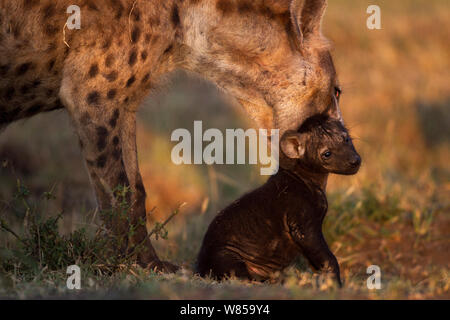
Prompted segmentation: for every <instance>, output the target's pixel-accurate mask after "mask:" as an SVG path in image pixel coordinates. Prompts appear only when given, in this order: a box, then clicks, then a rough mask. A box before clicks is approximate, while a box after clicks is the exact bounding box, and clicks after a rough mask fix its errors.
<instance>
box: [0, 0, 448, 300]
mask: <svg viewBox="0 0 450 320" xmlns="http://www.w3.org/2000/svg"><path fill="white" fill-rule="evenodd" d="M369 4H373V3H371V2H370V1H366V0H358V1H344V0H338V1H330V3H329V8H328V11H327V13H326V16H325V23H324V32H325V34H326V35H327V36H329V38H330V39H332V40H333V42H334V47H335V49H334V50H333V56H334V59H335V64H336V66H337V69H338V73H339V77H340V82H341V83H342V86H343V88H344V94H343V95H342V100H341V106H342V112H343V116H344V119H345V120H346V124H347V126H348V127H349V128H350V129H351V133H352V135H353V136H354V137H355V139H354V142H355V145H356V148H357V149H358V151H359V152H360V154H361V155H362V158H363V166H362V168H361V170H360V172H359V173H358V174H357V175H356V176H352V177H342V176H332V177H331V178H330V180H329V183H328V188H327V189H328V190H327V192H328V200H329V211H328V214H327V218H326V219H325V223H324V233H325V236H326V238H327V241H328V243H329V245H330V247H331V249H332V251H333V252H334V253H335V255H336V256H337V258H338V261H339V263H340V266H341V273H342V278H343V281H344V288H343V289H340V290H339V289H337V288H335V287H334V286H333V284H332V282H331V280H330V279H327V278H323V277H321V276H318V275H316V274H313V273H312V272H311V271H310V270H309V269H308V267H307V265H306V264H305V262H304V261H303V260H302V259H300V260H299V261H297V263H296V264H295V265H294V266H293V267H292V268H290V269H289V270H286V272H285V273H283V274H282V275H280V279H279V281H277V282H276V283H263V284H260V283H250V282H245V281H239V280H236V279H229V280H227V281H224V282H222V283H218V282H215V281H213V280H211V279H201V278H198V277H197V276H195V275H194V274H193V273H192V270H193V265H194V263H195V258H196V254H197V252H198V250H199V248H200V244H201V241H202V237H203V235H204V233H205V231H206V228H207V226H208V224H209V222H210V221H211V220H212V219H213V217H214V215H215V214H216V212H217V210H219V209H221V208H223V207H224V206H226V205H227V204H229V203H230V202H231V201H233V200H235V199H236V198H237V197H239V196H240V195H242V194H243V193H244V192H246V191H248V190H251V189H252V188H254V187H256V186H258V185H260V184H261V183H263V181H264V180H263V178H262V177H261V176H259V170H258V168H256V167H253V166H212V167H208V166H175V165H171V164H170V163H171V162H170V150H171V148H172V146H173V145H172V144H171V142H170V134H171V132H172V131H173V130H174V129H177V128H188V129H189V128H192V125H193V121H194V120H199V119H200V120H203V127H204V129H206V128H211V127H215V128H220V129H223V128H234V127H236V128H245V127H246V126H248V124H247V123H246V122H244V120H243V119H245V117H244V116H243V115H242V112H241V111H239V110H237V109H233V107H232V106H231V105H230V103H228V101H227V99H225V98H224V97H223V96H222V95H221V94H220V93H218V92H217V90H216V89H214V88H213V86H212V85H211V84H209V83H206V82H204V81H200V80H197V79H193V78H191V77H187V76H185V75H183V74H177V75H175V76H174V78H173V85H172V86H171V88H170V89H168V90H166V91H165V92H156V93H155V94H154V95H153V96H152V97H151V98H149V99H148V100H147V101H146V102H145V104H144V106H143V107H142V109H141V111H140V116H139V130H138V146H139V160H140V168H141V171H142V174H143V179H144V184H145V186H146V189H147V193H148V194H149V197H148V200H147V207H148V210H149V212H150V210H151V209H152V208H154V207H156V210H154V211H152V213H151V214H150V215H149V221H148V224H147V226H148V228H149V230H152V229H153V228H154V227H155V225H157V224H156V223H157V222H159V223H162V222H163V221H165V220H166V219H167V218H168V217H169V216H170V215H171V213H172V212H173V211H174V210H175V209H176V208H178V206H179V205H180V204H181V203H183V202H186V203H187V205H186V206H185V207H183V208H182V209H181V211H180V214H179V215H177V216H176V217H175V218H174V219H173V220H172V221H170V223H168V224H167V225H166V226H165V229H166V231H167V232H168V234H167V237H164V238H167V239H163V238H161V237H159V240H155V239H154V240H153V242H154V244H155V247H156V249H157V251H158V253H159V254H160V256H161V258H163V259H165V260H169V261H171V262H175V263H177V264H179V265H181V266H183V268H182V270H181V271H180V272H179V273H177V274H175V275H159V274H155V273H153V272H151V271H148V270H143V269H141V268H139V267H137V266H136V265H135V264H134V261H133V259H128V260H126V261H124V260H123V257H121V256H120V255H119V254H118V253H117V251H114V250H108V249H107V248H108V246H107V244H106V243H105V241H106V239H107V238H105V236H104V235H103V236H101V232H102V230H103V229H102V223H101V221H100V220H99V219H98V217H99V212H97V211H96V210H95V201H94V197H93V193H92V189H91V187H90V185H89V179H88V177H87V174H86V171H85V169H84V166H83V164H82V160H81V155H80V150H79V147H78V145H77V139H76V137H75V136H74V134H73V131H72V130H70V129H69V128H70V121H69V120H68V118H67V116H66V115H65V114H64V113H59V112H56V113H52V114H47V115H40V116H37V117H34V118H33V119H30V120H27V121H26V122H19V123H15V124H13V125H11V126H9V127H8V128H7V130H6V131H5V132H3V133H2V135H0V160H1V161H3V162H2V163H1V164H2V166H1V168H0V219H1V221H2V226H3V228H2V229H3V231H0V248H1V249H0V297H12V298H32V297H38V298H47V297H63V298H87V299H88V298H105V297H108V298H136V299H149V298H153V299H158V298H161V299H179V298H187V299H214V298H217V299H230V298H232V299H244V298H247V299H258V298H261V299H266V298H270V299H303V298H312V299H345V298H351V299H439V298H446V299H448V298H450V279H449V274H450V257H449V252H450V241H449V240H450V239H449V236H448V235H449V231H450V221H449V218H450V215H449V213H450V210H449V209H450V203H449V196H448V195H449V192H450V184H449V181H450V168H449V165H448V159H449V158H450V157H449V156H450V154H449V152H450V148H449V139H448V128H450V122H449V121H450V113H449V110H450V108H449V101H450V97H449V92H450V91H449V89H450V88H449V82H448V79H449V75H450V74H449V70H450V66H449V62H450V59H449V52H450V48H449V43H448V41H447V39H448V29H449V22H448V19H447V17H446V13H447V12H448V3H447V2H446V1H440V0H439V1H438V0H436V1H432V2H429V1H425V0H414V1H408V0H403V1H378V2H377V4H379V5H380V7H381V10H382V11H381V13H382V30H373V31H371V30H368V29H366V28H365V19H366V18H367V15H366V13H365V12H366V11H365V9H366V8H367V6H368V5H369ZM168 164H169V165H168ZM11 170H12V171H11ZM18 180H19V181H20V183H19V184H18V182H17V181H18ZM24 183H26V185H27V186H28V188H25V187H24ZM48 190H50V191H48ZM24 200H26V204H25V203H24ZM27 206H28V207H27ZM5 227H6V228H7V229H9V231H5ZM11 231H13V232H14V233H15V234H16V236H17V237H16V236H14V235H12V234H11ZM161 231H162V230H161ZM99 232H100V233H99ZM162 235H165V232H163V233H162ZM18 238H20V239H21V240H19V239H18ZM119 260H120V262H119ZM108 261H109V262H108ZM73 263H77V264H79V265H80V267H81V269H82V290H81V291H79V292H74V291H69V290H67V288H66V280H67V275H66V268H67V266H68V265H70V264H73ZM105 265H106V266H107V267H108V266H109V265H115V266H116V267H115V268H109V267H108V268H105ZM370 265H378V266H380V268H381V277H382V289H381V290H368V289H367V286H366V280H367V277H368V275H367V274H366V269H367V267H368V266H370Z"/></svg>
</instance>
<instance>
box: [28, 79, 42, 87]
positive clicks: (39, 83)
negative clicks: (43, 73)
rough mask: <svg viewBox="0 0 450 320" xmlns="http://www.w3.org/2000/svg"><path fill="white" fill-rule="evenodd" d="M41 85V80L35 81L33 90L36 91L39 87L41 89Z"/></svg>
mask: <svg viewBox="0 0 450 320" xmlns="http://www.w3.org/2000/svg"><path fill="white" fill-rule="evenodd" d="M41 83H42V82H41V80H39V79H36V80H34V81H33V83H32V84H31V85H32V87H33V88H35V89H36V88H37V87H39V86H40V85H41Z"/></svg>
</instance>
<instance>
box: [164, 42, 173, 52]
mask: <svg viewBox="0 0 450 320" xmlns="http://www.w3.org/2000/svg"><path fill="white" fill-rule="evenodd" d="M172 49H173V44H170V45H169V46H168V47H167V48H166V50H164V53H163V54H168V53H169V52H170V51H172Z"/></svg>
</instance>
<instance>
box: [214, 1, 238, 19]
mask: <svg viewBox="0 0 450 320" xmlns="http://www.w3.org/2000/svg"><path fill="white" fill-rule="evenodd" d="M216 7H217V9H218V10H219V11H221V12H222V14H224V15H227V14H230V13H232V12H233V9H234V6H233V3H232V2H231V1H230V0H218V1H217V4H216Z"/></svg>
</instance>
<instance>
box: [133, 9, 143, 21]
mask: <svg viewBox="0 0 450 320" xmlns="http://www.w3.org/2000/svg"><path fill="white" fill-rule="evenodd" d="M132 16H133V20H134V21H136V22H137V21H139V20H141V12H140V11H139V9H137V8H134V10H133V14H132Z"/></svg>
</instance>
